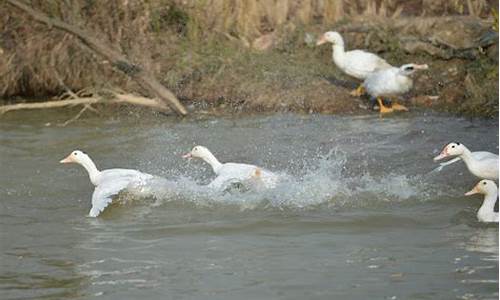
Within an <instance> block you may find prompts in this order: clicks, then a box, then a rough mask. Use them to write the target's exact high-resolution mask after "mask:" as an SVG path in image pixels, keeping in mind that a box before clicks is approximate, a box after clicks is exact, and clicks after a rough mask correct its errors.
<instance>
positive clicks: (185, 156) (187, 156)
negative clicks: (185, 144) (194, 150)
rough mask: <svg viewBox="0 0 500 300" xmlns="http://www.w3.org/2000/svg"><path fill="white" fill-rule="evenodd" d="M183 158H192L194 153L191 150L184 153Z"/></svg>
mask: <svg viewBox="0 0 500 300" xmlns="http://www.w3.org/2000/svg"><path fill="white" fill-rule="evenodd" d="M182 158H187V159H191V158H193V155H192V154H191V152H188V153H186V154H184V155H183V156H182Z"/></svg>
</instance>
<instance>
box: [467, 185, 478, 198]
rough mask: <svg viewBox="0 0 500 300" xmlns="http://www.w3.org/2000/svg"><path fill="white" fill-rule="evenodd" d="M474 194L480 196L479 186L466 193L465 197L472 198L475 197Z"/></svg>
mask: <svg viewBox="0 0 500 300" xmlns="http://www.w3.org/2000/svg"><path fill="white" fill-rule="evenodd" d="M474 194H479V190H478V188H477V185H476V186H475V187H474V188H473V189H472V190H470V191H468V192H467V193H465V196H470V195H474Z"/></svg>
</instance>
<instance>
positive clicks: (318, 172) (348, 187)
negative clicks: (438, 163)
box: [142, 150, 439, 210]
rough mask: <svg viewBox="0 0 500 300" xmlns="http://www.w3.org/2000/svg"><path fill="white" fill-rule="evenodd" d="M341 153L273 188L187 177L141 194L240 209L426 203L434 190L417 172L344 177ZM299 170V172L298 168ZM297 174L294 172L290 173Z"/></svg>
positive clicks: (160, 200) (284, 176)
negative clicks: (219, 186)
mask: <svg viewBox="0 0 500 300" xmlns="http://www.w3.org/2000/svg"><path fill="white" fill-rule="evenodd" d="M346 162H347V159H346V155H345V153H341V152H339V151H337V150H332V151H330V152H329V153H327V154H326V155H317V156H316V157H315V158H313V159H312V160H311V161H304V162H300V163H301V164H300V165H305V166H307V168H306V169H304V170H296V169H293V164H292V165H291V166H290V168H291V169H290V170H288V171H289V173H288V172H283V173H281V174H280V178H281V180H280V182H279V183H278V185H277V186H276V187H275V188H273V189H265V190H258V189H250V190H246V191H237V190H236V191H234V190H233V191H226V192H222V193H221V192H217V191H214V190H210V189H208V188H207V187H206V186H204V185H200V184H198V183H197V181H196V180H195V179H193V178H191V177H189V176H183V175H177V176H176V177H174V178H173V179H170V180H167V179H163V178H155V179H154V180H152V181H151V182H150V183H149V184H148V186H147V187H145V188H144V189H143V191H142V192H143V194H142V195H143V196H152V197H154V198H155V202H154V204H153V205H165V204H167V203H172V202H176V203H178V204H179V203H181V204H186V205H194V206H199V207H217V206H220V205H224V206H236V207H237V208H238V209H240V210H245V209H282V210H283V209H323V208H325V207H344V206H348V207H352V206H354V207H360V206H361V207H363V206H371V205H384V204H386V205H390V204H392V203H397V202H402V201H406V200H412V199H413V200H416V201H426V200H429V199H430V198H431V196H435V195H436V193H439V189H438V188H437V187H435V186H433V185H431V184H430V183H427V182H425V180H424V179H423V177H422V176H419V175H417V176H409V175H405V174H397V173H394V172H391V173H388V174H384V175H382V176H372V175H370V174H369V173H363V174H356V175H346V174H345V173H347V172H345V170H346V168H345V165H346ZM297 171H298V172H297ZM291 173H294V174H295V173H300V174H299V175H290V174H291Z"/></svg>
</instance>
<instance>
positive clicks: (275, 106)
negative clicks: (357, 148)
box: [0, 0, 498, 117]
mask: <svg viewBox="0 0 500 300" xmlns="http://www.w3.org/2000/svg"><path fill="white" fill-rule="evenodd" d="M69 2H71V3H70V4H68V2H62V1H61V2H46V1H33V2H32V5H33V7H35V8H36V9H39V10H41V11H44V12H45V13H47V14H49V15H51V16H53V17H57V18H60V19H62V20H65V21H67V22H71V23H72V24H78V25H79V26H81V27H83V28H86V29H88V30H90V31H91V32H92V33H94V34H95V35H96V36H98V37H99V38H101V39H105V40H106V41H109V42H110V43H111V44H112V45H114V46H115V47H116V48H117V49H120V50H121V51H122V52H124V53H125V54H126V55H127V57H129V58H130V59H131V60H132V61H134V62H135V63H138V64H140V65H141V66H143V67H145V68H148V69H149V70H151V71H152V72H153V73H154V74H155V76H156V77H157V78H158V79H159V80H160V81H161V82H162V83H163V84H164V85H165V86H167V87H168V88H170V89H171V90H172V91H174V92H175V93H176V95H178V97H179V98H181V100H183V102H184V103H185V104H188V105H189V104H190V103H194V104H196V105H197V106H202V107H206V106H209V107H220V108H224V109H229V110H235V111H304V112H310V111H312V112H321V113H345V112H359V111H363V107H364V106H366V104H367V99H357V98H353V97H351V96H350V95H349V93H348V92H349V91H350V90H351V89H352V88H354V87H355V85H356V84H357V82H356V81H355V80H353V79H352V78H349V77H348V76H346V75H344V74H342V73H341V72H340V71H339V70H338V69H337V68H336V67H335V66H334V65H333V62H332V61H331V48H330V47H328V46H324V47H314V46H313V44H314V40H315V38H317V37H318V36H319V35H320V34H321V33H322V32H324V31H326V30H332V29H335V30H338V31H340V32H341V33H342V34H343V35H344V37H345V39H346V44H347V47H348V48H351V49H352V48H364V49H369V50H370V51H373V52H376V53H378V54H379V55H381V56H382V57H384V58H386V59H387V60H388V61H389V62H390V63H391V64H394V65H400V64H403V63H408V62H417V63H428V64H429V65H430V70H429V71H428V72H425V73H423V74H420V75H418V76H417V77H416V78H415V88H414V90H413V91H412V92H411V93H410V94H409V95H407V96H406V99H407V101H408V102H410V103H411V104H412V105H415V106H420V107H432V108H434V109H438V110H446V111H451V112H454V113H463V114H467V115H478V116H488V117H495V116H497V114H498V35H497V34H496V33H495V31H494V30H493V29H492V27H493V24H494V23H495V21H494V18H492V16H491V13H490V5H491V4H490V3H489V2H488V1H423V2H421V1H420V2H419V1H368V0H366V1H357V2H352V1H301V2H300V3H299V2H297V1H286V0H283V1H275V2H272V1H269V2H262V3H261V2H256V1H230V0H219V1H216V0H212V1H168V0H164V1H160V0H158V1H129V2H126V4H124V3H121V2H114V1H111V2H104V1H95V2H94V1H79V0H73V1H69ZM266 3H267V4H266ZM269 3H271V4H269ZM352 3H354V4H352ZM422 14H424V16H422ZM443 16H444V17H443ZM0 17H1V18H0V22H1V25H2V26H3V28H4V30H3V32H2V39H1V40H0V49H1V54H0V73H1V74H3V76H1V77H0V84H1V88H0V97H1V98H3V99H7V100H6V101H12V99H13V98H14V97H21V98H26V97H34V98H39V97H47V96H54V95H58V94H61V93H63V92H64V91H65V88H66V87H69V88H71V89H72V90H80V89H83V88H88V87H91V88H93V89H95V90H100V89H106V88H115V87H120V88H121V89H124V90H127V91H132V92H135V93H142V94H145V91H143V90H141V88H140V87H138V86H137V85H136V84H135V83H134V82H133V81H131V80H130V79H128V78H127V77H126V76H124V75H123V74H121V73H119V72H117V71H115V70H113V68H111V66H110V65H109V64H108V63H107V62H106V61H103V60H102V59H100V58H99V57H96V56H95V55H94V54H93V53H92V52H91V51H90V50H89V49H86V48H85V46H83V45H82V44H81V42H80V41H79V40H77V39H76V38H74V37H72V36H70V35H68V34H64V33H61V32H59V31H57V30H55V29H50V28H47V26H45V25H40V24H35V23H33V22H32V21H31V20H30V19H29V18H28V17H27V16H25V15H23V14H22V13H21V12H19V11H17V10H15V9H14V8H13V7H11V6H9V5H8V4H6V3H2V4H0ZM125 24H126V26H124V25H125ZM146 96H147V94H146Z"/></svg>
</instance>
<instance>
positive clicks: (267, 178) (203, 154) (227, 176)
mask: <svg viewBox="0 0 500 300" xmlns="http://www.w3.org/2000/svg"><path fill="white" fill-rule="evenodd" d="M184 158H201V159H203V160H204V161H205V162H207V163H208V164H209V165H210V166H211V167H212V169H213V171H214V173H215V174H216V175H217V177H216V178H215V179H214V180H213V181H212V182H211V183H210V184H208V187H209V188H211V189H215V190H219V191H223V190H225V189H226V188H227V187H228V186H230V185H231V184H233V183H243V184H247V185H255V184H257V185H260V186H262V187H264V188H273V187H275V186H276V184H277V182H278V176H277V175H276V174H274V173H273V172H271V171H268V170H265V169H262V168H260V167H258V166H255V165H251V164H244V163H232V162H229V163H221V162H219V160H218V159H217V158H215V156H214V155H213V154H212V153H211V152H210V150H208V149H207V148H206V147H203V146H195V147H194V148H193V149H192V150H191V152H189V153H187V154H185V155H184Z"/></svg>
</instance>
